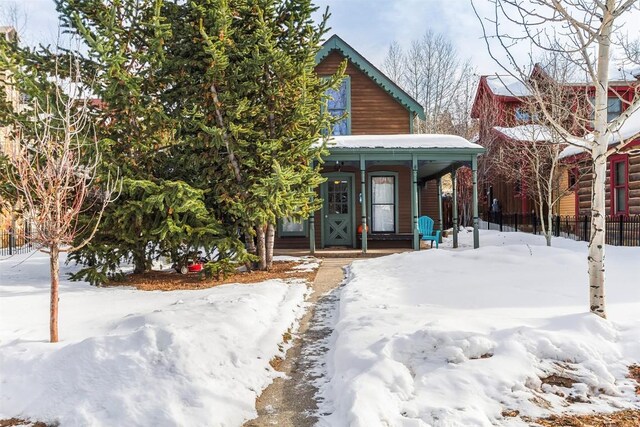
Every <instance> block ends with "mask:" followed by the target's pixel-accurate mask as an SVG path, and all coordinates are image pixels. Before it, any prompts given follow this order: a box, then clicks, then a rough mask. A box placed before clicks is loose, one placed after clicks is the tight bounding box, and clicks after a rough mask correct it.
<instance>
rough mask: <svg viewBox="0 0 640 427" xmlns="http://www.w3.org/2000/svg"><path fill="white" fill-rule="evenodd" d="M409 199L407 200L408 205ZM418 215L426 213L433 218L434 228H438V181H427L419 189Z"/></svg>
mask: <svg viewBox="0 0 640 427" xmlns="http://www.w3.org/2000/svg"><path fill="white" fill-rule="evenodd" d="M410 203H411V201H409V205H410ZM419 211H420V216H423V215H426V216H428V217H430V218H431V219H433V222H434V224H433V228H434V230H438V229H440V212H439V209H438V182H437V181H436V180H431V181H427V183H426V185H425V186H424V187H423V188H421V189H420V210H419Z"/></svg>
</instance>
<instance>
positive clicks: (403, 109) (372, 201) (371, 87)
mask: <svg viewBox="0 0 640 427" xmlns="http://www.w3.org/2000/svg"><path fill="white" fill-rule="evenodd" d="M345 60H346V61H347V68H346V71H345V78H344V80H343V81H342V84H341V86H340V88H339V89H338V90H337V91H331V93H330V95H331V99H330V100H329V101H328V104H327V108H328V109H329V111H330V112H331V113H332V114H335V115H336V116H342V115H343V114H344V113H345V112H346V113H347V114H346V118H344V119H343V120H341V121H340V122H339V123H337V124H336V125H335V126H334V128H333V129H332V135H331V137H330V138H329V141H328V143H327V148H328V150H329V155H328V156H326V157H325V158H324V159H323V160H324V163H323V166H322V174H323V175H324V177H325V178H326V181H325V182H324V183H323V184H322V185H321V186H320V188H318V190H317V192H318V195H319V197H321V198H322V200H323V206H322V209H321V210H319V211H317V212H315V214H314V215H312V216H311V217H310V218H309V219H308V220H307V221H304V222H301V223H300V222H298V223H296V222H292V221H289V220H287V219H286V218H285V219H281V220H280V221H279V223H278V233H277V237H276V241H275V247H276V248H279V249H283V248H309V250H310V251H311V252H312V253H313V252H315V249H316V248H326V247H333V246H337V247H343V248H357V247H360V248H361V249H362V252H363V253H366V251H367V248H368V247H371V248H373V247H409V248H413V249H419V248H420V241H419V232H418V227H417V222H418V218H419V217H420V216H422V215H427V216H429V217H431V218H432V219H433V220H434V221H435V227H434V229H440V230H441V229H442V217H443V215H442V194H441V192H442V190H441V185H440V181H441V178H442V176H444V175H446V174H449V173H452V172H453V173H455V170H456V169H457V168H458V167H460V166H463V165H468V166H469V167H471V168H472V169H473V170H474V171H476V169H477V168H476V167H477V156H478V154H479V153H481V152H483V149H482V147H480V146H479V145H477V144H473V143H470V142H469V141H467V140H466V139H464V138H461V137H458V136H452V135H419V134H414V133H413V123H414V121H415V120H418V119H422V120H424V119H425V114H424V110H423V108H422V106H421V105H420V103H418V102H417V101H416V100H414V99H413V98H411V97H410V96H409V95H408V94H407V93H406V92H404V91H403V90H402V89H401V88H400V87H398V86H397V85H396V84H395V83H393V82H392V81H391V79H389V78H388V77H387V76H385V75H384V74H383V73H382V72H381V71H380V70H378V69H377V68H376V67H375V66H373V65H372V64H371V63H370V62H369V61H368V60H367V59H365V58H364V57H363V56H362V55H361V54H359V53H358V52H357V51H356V50H355V49H353V48H352V47H351V46H350V45H348V44H347V43H346V42H345V41H344V40H342V39H341V38H340V37H338V36H337V35H334V36H332V37H330V38H329V39H328V40H327V41H326V42H325V43H324V44H323V46H322V48H321V50H320V51H319V52H318V54H317V56H316V64H317V65H316V67H315V71H316V73H317V74H318V75H320V76H323V75H326V76H328V75H331V74H334V73H335V72H336V70H337V68H338V67H339V65H340V64H341V63H342V62H343V61H345ZM474 190H475V188H474ZM475 194H477V191H475ZM454 199H455V198H454ZM476 202H477V200H476ZM475 206H476V214H475V217H476V221H475V226H476V227H475V230H476V232H475V233H474V237H475V239H474V244H475V246H476V247H477V246H478V245H479V242H478V232H477V226H478V219H477V217H478V215H477V203H476V205H475ZM455 232H457V230H455V229H454V233H455Z"/></svg>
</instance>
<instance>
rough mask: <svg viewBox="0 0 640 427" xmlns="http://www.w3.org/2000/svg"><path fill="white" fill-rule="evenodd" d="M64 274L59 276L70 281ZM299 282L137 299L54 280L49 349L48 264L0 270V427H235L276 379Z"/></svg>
mask: <svg viewBox="0 0 640 427" xmlns="http://www.w3.org/2000/svg"><path fill="white" fill-rule="evenodd" d="M74 269H75V268H74V267H65V266H62V268H61V272H62V274H63V276H64V274H65V273H66V272H69V271H72V270H74ZM308 292H309V291H308V288H307V285H306V283H305V281H304V280H301V279H291V280H289V281H287V282H284V281H282V280H269V281H266V282H262V283H257V284H249V285H246V284H229V285H222V286H218V287H215V288H210V289H203V290H194V291H171V292H159V291H155V292H142V291H137V290H134V289H127V288H96V287H91V286H89V285H88V284H86V283H77V282H69V281H66V280H64V279H63V280H62V281H61V286H60V294H61V298H60V338H61V342H60V343H58V344H49V343H48V342H47V340H48V337H49V335H48V334H49V329H48V322H49V317H48V316H49V311H48V310H49V276H48V258H46V255H44V254H40V253H38V254H36V255H34V256H31V257H28V256H27V255H22V256H15V257H13V258H10V259H2V260H0V420H1V419H4V418H11V417H19V418H25V419H26V418H29V419H33V420H39V421H44V422H56V421H57V422H60V425H61V426H63V427H64V426H81V425H82V426H116V425H120V426H124V425H127V426H134V425H137V426H143V425H144V426H152V425H153V426H169V425H191V426H196V425H198V426H204V425H206V426H237V425H241V424H242V422H243V421H244V420H246V419H250V418H253V417H254V416H255V406H254V404H255V399H256V397H257V396H258V395H259V394H260V392H261V391H262V390H263V389H264V388H265V387H266V386H267V385H268V384H269V383H270V382H271V381H272V380H273V379H274V378H275V377H276V376H278V375H281V374H278V373H277V372H276V371H275V370H274V369H273V368H272V367H271V366H270V364H269V361H270V360H271V359H272V358H273V357H274V356H282V355H283V354H284V350H285V349H284V348H283V346H282V344H281V343H282V339H283V334H284V333H285V332H287V330H289V329H290V328H292V329H293V328H295V327H296V323H297V320H298V319H299V318H300V317H301V316H302V314H303V312H304V310H305V302H304V300H305V297H306V295H307V294H308Z"/></svg>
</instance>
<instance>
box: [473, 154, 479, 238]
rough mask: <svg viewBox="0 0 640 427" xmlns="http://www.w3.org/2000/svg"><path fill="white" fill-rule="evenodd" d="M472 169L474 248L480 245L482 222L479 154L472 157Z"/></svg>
mask: <svg viewBox="0 0 640 427" xmlns="http://www.w3.org/2000/svg"><path fill="white" fill-rule="evenodd" d="M471 171H472V173H473V249H478V248H479V247H480V231H479V230H478V228H479V226H480V223H479V220H478V155H477V154H474V155H473V157H472V158H471Z"/></svg>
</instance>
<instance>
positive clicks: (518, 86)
mask: <svg viewBox="0 0 640 427" xmlns="http://www.w3.org/2000/svg"><path fill="white" fill-rule="evenodd" d="M487 84H488V85H489V89H491V92H493V93H494V94H496V95H499V96H516V97H518V96H529V95H531V91H530V90H529V88H528V87H527V86H526V85H525V84H524V83H522V82H521V81H520V80H518V79H516V78H515V77H513V76H498V75H494V76H487Z"/></svg>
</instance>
